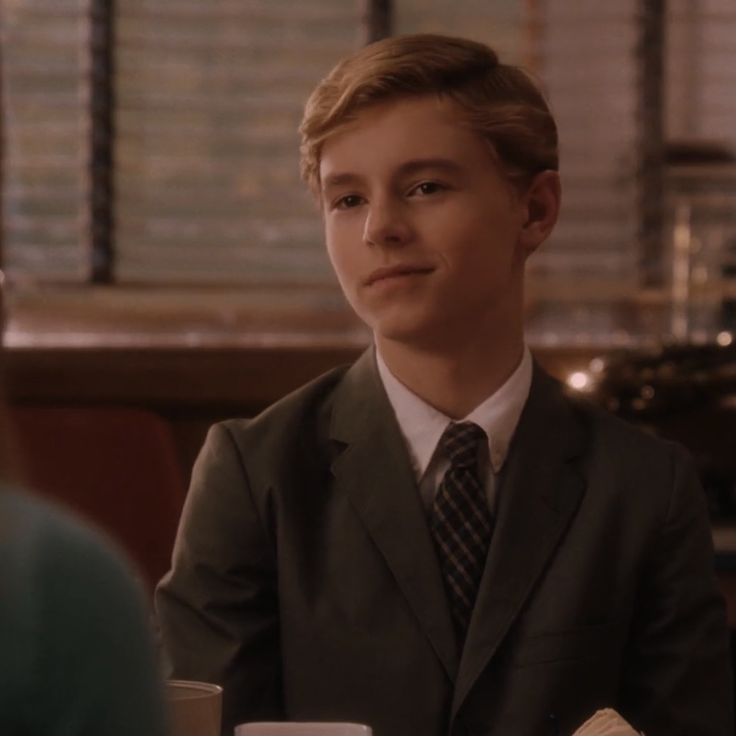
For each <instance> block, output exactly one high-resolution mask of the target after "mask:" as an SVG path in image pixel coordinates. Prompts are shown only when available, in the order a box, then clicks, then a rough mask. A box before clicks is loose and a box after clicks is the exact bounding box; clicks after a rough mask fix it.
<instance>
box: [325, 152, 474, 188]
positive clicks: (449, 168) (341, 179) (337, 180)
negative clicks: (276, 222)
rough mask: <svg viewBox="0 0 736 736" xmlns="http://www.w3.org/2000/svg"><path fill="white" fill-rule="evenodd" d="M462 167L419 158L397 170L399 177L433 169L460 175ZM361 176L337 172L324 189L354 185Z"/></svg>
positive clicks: (450, 162) (453, 163) (446, 162)
mask: <svg viewBox="0 0 736 736" xmlns="http://www.w3.org/2000/svg"><path fill="white" fill-rule="evenodd" d="M462 168H463V167H462V166H461V165H460V164H458V163H457V162H456V161H453V160H452V159H449V158H417V159H411V160H409V161H404V163H402V164H401V165H400V166H399V168H398V169H397V170H396V175H397V176H407V175H408V174H414V173H417V172H418V171H426V170H427V169H433V170H435V171H437V170H439V171H444V172H446V173H448V174H458V173H460V172H461V171H462ZM362 178H363V177H362V176H361V175H360V174H356V173H352V172H347V171H346V172H336V173H334V174H329V175H328V176H326V177H325V178H324V180H323V181H322V189H323V190H325V189H330V188H333V187H341V186H344V185H346V184H354V183H357V182H359V181H361V180H362Z"/></svg>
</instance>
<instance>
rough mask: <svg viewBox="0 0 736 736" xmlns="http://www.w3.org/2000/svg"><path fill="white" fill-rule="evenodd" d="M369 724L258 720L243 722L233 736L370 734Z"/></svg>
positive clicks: (348, 735) (337, 735)
mask: <svg viewBox="0 0 736 736" xmlns="http://www.w3.org/2000/svg"><path fill="white" fill-rule="evenodd" d="M372 733H373V731H372V730H371V728H370V726H364V725H363V724H361V723H330V722H324V723H318V722H316V721H308V722H303V723H298V722H283V723H281V722H279V723H277V722H270V721H269V722H266V721H263V722H260V723H243V724H241V725H240V726H238V727H237V728H236V729H235V736H371V734H372Z"/></svg>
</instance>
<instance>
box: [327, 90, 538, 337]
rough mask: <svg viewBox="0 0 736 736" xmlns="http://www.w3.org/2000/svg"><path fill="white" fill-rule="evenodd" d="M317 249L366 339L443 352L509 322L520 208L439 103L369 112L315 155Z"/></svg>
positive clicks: (473, 137)
mask: <svg viewBox="0 0 736 736" xmlns="http://www.w3.org/2000/svg"><path fill="white" fill-rule="evenodd" d="M320 182H321V184H320V187H321V190H320V194H321V204H322V210H323V216H324V225H325V233H326V242H327V250H328V253H329V256H330V260H331V262H332V265H333V267H334V269H335V272H336V274H337V277H338V280H339V282H340V285H341V287H342V289H343V292H344V293H345V296H346V297H347V299H348V301H349V302H350V304H351V306H352V307H353V309H354V310H355V311H356V313H357V314H358V316H359V317H361V318H362V319H363V320H364V321H365V322H366V323H367V324H368V325H369V326H370V327H371V329H372V330H373V332H374V336H375V338H376V340H377V342H378V343H379V345H380V343H381V341H383V340H395V341H399V342H403V343H415V344H417V345H421V344H424V345H437V344H449V343H451V342H453V341H456V340H458V339H463V336H464V335H466V334H469V333H470V332H474V333H477V332H478V331H480V330H485V329H487V330H497V329H498V328H499V327H503V325H504V324H505V323H508V322H509V320H513V321H514V322H515V323H520V321H521V310H522V287H523V271H524V262H525V260H526V257H527V256H528V254H529V252H531V250H533V249H534V248H535V247H536V245H538V244H539V243H538V242H533V240H534V239H533V238H532V239H530V238H529V237H528V233H527V232H526V230H527V228H526V224H527V222H528V220H529V212H530V207H529V199H528V197H527V196H526V195H524V194H522V193H519V192H518V191H516V190H515V189H514V188H513V187H512V186H511V184H510V183H509V182H508V180H507V178H506V177H505V176H504V175H503V173H502V172H501V171H500V169H499V168H498V166H497V164H496V163H495V161H494V159H493V157H492V154H491V152H490V150H489V148H488V146H487V144H486V142H485V141H484V140H483V139H482V138H481V137H480V135H478V134H477V133H476V132H474V131H472V130H471V129H470V128H469V127H467V126H466V125H465V124H464V123H463V118H462V115H461V113H460V111H459V110H458V108H457V107H456V104H455V103H454V102H452V101H450V100H445V99H441V98H438V97H435V96H427V97H416V98H408V99H405V100H400V101H392V102H386V103H380V104H377V105H375V106H372V107H369V108H367V109H366V110H364V111H362V112H361V113H360V114H359V115H358V118H357V120H356V121H355V122H352V123H350V124H349V126H347V127H345V128H343V129H341V130H339V131H338V132H336V133H335V134H334V135H333V136H332V137H331V138H329V139H328V140H327V141H326V143H325V145H324V147H323V150H322V157H321V161H320Z"/></svg>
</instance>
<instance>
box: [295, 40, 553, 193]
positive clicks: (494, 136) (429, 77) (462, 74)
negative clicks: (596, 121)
mask: <svg viewBox="0 0 736 736" xmlns="http://www.w3.org/2000/svg"><path fill="white" fill-rule="evenodd" d="M427 94H434V95H439V96H442V97H447V98H449V99H451V100H453V101H454V102H455V103H456V104H457V105H458V106H459V108H460V109H461V111H462V113H463V114H464V116H465V119H466V122H467V124H469V125H470V126H471V128H472V129H474V130H475V131H476V132H478V133H479V134H480V135H482V136H483V137H484V138H485V139H486V141H487V142H488V143H489V144H490V148H491V151H492V153H493V155H494V156H495V158H496V159H497V160H498V162H499V164H500V165H501V166H502V168H503V169H504V170H505V171H506V173H507V175H508V176H509V177H510V178H511V179H512V180H513V181H518V182H519V183H522V184H523V183H526V182H528V181H529V180H531V178H532V177H533V176H534V175H535V174H537V173H539V172H540V171H544V170H547V169H554V170H556V169H557V168H558V154H557V127H556V125H555V121H554V118H553V117H552V113H551V112H550V110H549V107H548V105H547V102H546V100H545V99H544V95H543V94H542V92H541V91H540V89H539V87H538V86H537V85H536V84H535V83H534V81H532V79H531V77H530V76H529V75H528V74H527V73H526V72H525V71H523V70H522V69H521V68H519V67H516V66H511V65H508V64H502V63H500V62H499V60H498V57H497V56H496V53H495V52H494V51H493V50H492V49H491V48H489V47H488V46H485V45H484V44H482V43H477V42H475V41H469V40H467V39H463V38H454V37H451V36H441V35H434V34H414V35H407V36H395V37H392V38H387V39H384V40H382V41H378V42H376V43H373V44H370V45H368V46H366V47H364V48H362V49H360V50H359V51H357V52H356V53H354V54H352V55H351V56H348V57H347V58H345V59H343V60H342V61H341V62H340V63H338V64H337V66H335V67H334V69H333V70H332V71H331V72H330V73H329V74H328V75H327V76H326V77H325V78H324V79H323V80H322V81H321V82H320V83H319V84H318V85H317V87H316V88H315V89H314V91H313V92H312V94H311V95H310V97H309V99H308V100H307V104H306V107H305V111H304V117H303V118H302V123H301V125H300V127H299V132H300V133H301V148H300V150H301V173H302V178H303V179H304V181H305V182H306V183H307V184H308V185H309V187H310V188H311V189H312V190H313V191H314V192H315V193H317V192H318V191H319V186H320V182H319V163H320V157H321V152H322V147H323V146H324V143H325V141H326V140H327V139H328V138H329V137H330V136H331V135H333V134H334V133H335V132H337V131H338V130H339V129H340V128H341V127H343V126H344V125H346V124H347V123H349V122H350V121H352V120H354V119H355V118H356V116H357V114H358V113H359V112H360V110H362V109H363V108H365V107H368V106H370V105H373V104H376V103H380V102H386V101H390V100H396V99H401V98H405V97H409V96H418V95H427Z"/></svg>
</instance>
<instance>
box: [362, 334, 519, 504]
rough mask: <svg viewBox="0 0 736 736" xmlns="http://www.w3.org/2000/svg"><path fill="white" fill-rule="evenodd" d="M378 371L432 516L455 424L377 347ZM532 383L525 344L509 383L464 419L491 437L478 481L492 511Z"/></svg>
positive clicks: (481, 456)
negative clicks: (445, 444)
mask: <svg viewBox="0 0 736 736" xmlns="http://www.w3.org/2000/svg"><path fill="white" fill-rule="evenodd" d="M376 362H377V364H378V373H379V375H380V377H381V381H382V382H383V386H384V388H385V390H386V394H387V395H388V400H389V402H390V403H391V406H392V408H393V410H394V414H395V415H396V419H397V421H398V423H399V428H400V429H401V433H402V435H403V436H404V440H405V441H406V446H407V449H408V451H409V457H410V459H411V464H412V467H413V469H414V474H415V477H416V480H417V485H418V487H419V493H420V495H421V498H422V503H423V504H424V507H425V509H426V510H427V512H429V510H430V509H431V507H432V502H433V501H434V496H435V493H436V492H437V489H438V488H439V485H440V482H441V481H442V478H443V476H444V474H445V471H446V470H447V469H448V467H449V465H450V462H449V460H448V459H447V458H446V457H445V456H444V454H443V452H442V451H441V450H440V449H438V447H437V445H438V442H439V440H440V437H441V436H442V433H443V432H444V431H445V429H446V428H447V425H448V424H450V422H452V421H453V420H452V419H451V418H450V417H448V416H446V415H445V414H443V413H442V412H440V411H437V409H435V408H434V407H432V406H430V405H429V404H428V403H427V402H426V401H424V400H423V399H420V398H419V397H418V396H417V395H416V394H415V393H414V392H413V391H411V390H410V389H409V388H407V387H406V386H405V385H404V384H403V383H401V382H400V381H399V380H398V379H397V378H396V377H395V376H394V375H393V374H392V373H391V371H390V370H389V368H388V366H387V365H386V363H385V361H384V360H383V358H382V357H381V354H380V352H379V351H378V349H376ZM531 383H532V356H531V353H530V352H529V348H528V347H527V346H526V345H525V346H524V353H523V355H522V358H521V362H520V363H519V365H518V366H517V368H516V370H515V371H514V372H513V373H512V374H511V376H509V378H508V380H507V381H506V382H505V383H504V384H503V385H502V386H501V387H500V388H499V389H498V390H497V391H495V392H494V393H493V394H492V395H491V396H489V397H488V398H487V399H485V400H484V401H483V402H481V403H480V404H479V405H478V406H476V407H475V409H473V411H471V412H470V413H469V414H468V415H467V416H466V417H464V418H463V419H461V420H459V421H463V422H474V423H475V424H477V425H478V426H479V427H481V428H482V429H483V430H484V431H485V433H486V435H487V437H488V446H487V447H483V448H481V452H480V453H479V458H478V470H479V477H480V478H482V479H483V481H484V487H485V492H486V497H487V499H488V508H489V509H490V510H491V513H493V512H494V510H495V507H496V479H497V477H498V474H499V473H500V472H501V468H502V467H503V464H504V462H505V461H506V456H507V454H508V450H509V445H510V444H511V440H512V438H513V436H514V432H515V431H516V426H517V425H518V423H519V417H520V416H521V412H522V409H523V408H524V404H525V403H526V400H527V398H528V396H529V389H530V387H531Z"/></svg>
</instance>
